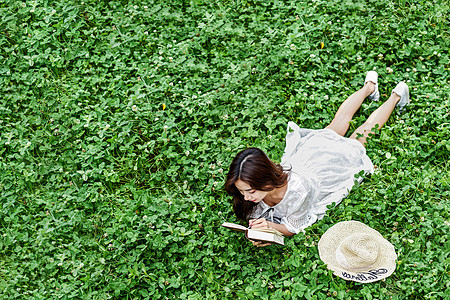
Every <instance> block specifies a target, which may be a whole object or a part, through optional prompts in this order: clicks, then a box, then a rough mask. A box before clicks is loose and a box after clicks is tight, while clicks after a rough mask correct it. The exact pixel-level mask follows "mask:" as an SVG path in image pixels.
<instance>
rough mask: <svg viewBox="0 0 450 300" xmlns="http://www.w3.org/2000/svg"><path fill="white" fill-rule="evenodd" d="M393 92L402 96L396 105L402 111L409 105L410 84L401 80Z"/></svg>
mask: <svg viewBox="0 0 450 300" xmlns="http://www.w3.org/2000/svg"><path fill="white" fill-rule="evenodd" d="M392 93H395V94H397V95H398V96H399V97H400V100H399V101H398V102H397V105H396V106H397V107H398V108H399V109H400V112H402V110H403V109H404V108H405V106H406V105H408V104H409V102H410V100H409V88H408V85H407V84H406V83H404V82H403V81H401V82H399V83H398V84H397V86H396V87H395V88H394V89H393V90H392Z"/></svg>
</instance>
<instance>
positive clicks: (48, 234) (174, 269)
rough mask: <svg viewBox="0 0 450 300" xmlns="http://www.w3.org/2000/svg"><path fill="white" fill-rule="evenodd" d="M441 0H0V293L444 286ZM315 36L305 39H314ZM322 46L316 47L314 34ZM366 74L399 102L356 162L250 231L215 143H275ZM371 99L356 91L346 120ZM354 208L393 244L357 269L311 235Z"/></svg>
mask: <svg viewBox="0 0 450 300" xmlns="http://www.w3.org/2000/svg"><path fill="white" fill-rule="evenodd" d="M449 11H450V6H449V4H448V3H447V2H446V1H438V0H436V1H387V0H380V1H366V2H362V1H337V0H331V1H322V0H317V1H279V0H264V1H246V0H236V1H232V0H230V1H206V0H205V1H203V0H192V1H181V0H174V1H153V2H151V1H150V2H139V3H131V2H126V1H110V2H103V1H100V2H98V1H89V0H87V1H84V2H81V1H24V2H21V1H12V0H11V1H8V0H5V1H0V84H1V85H0V86H1V97H0V195H1V196H0V197H1V198H0V199H1V200H0V201H1V206H0V234H1V238H0V295H2V297H4V298H8V299H23V298H33V299H49V298H62V299H68V298H75V299H79V298H86V299H111V298H112V299H139V298H149V299H157V298H162V299H166V298H167V299H173V298H180V299H204V298H208V299H226V298H232V299H235V298H242V299H268V298H270V299H302V298H306V299H328V298H329V299H335V298H336V299H349V298H350V297H351V298H353V299H390V298H392V299H405V298H406V299H413V298H414V299H442V298H444V297H446V296H447V297H448V296H449V295H450V286H449V282H450V269H449V265H450V258H449V253H450V242H449V239H448V236H449V232H450V230H449V229H450V227H449V225H450V223H449V222H450V218H449V198H450V192H449V190H450V189H449V180H450V179H449V177H450V176H449V170H450V166H449V160H448V159H449V154H450V151H449V150H450V142H449V139H448V137H449V134H450V132H449V128H450V116H449V96H450V88H449V81H450V76H449V73H450V72H449V71H450V70H449V68H450V57H449V49H450V34H449V28H450V26H449V25H450V19H449V18H450V16H449ZM321 43H323V44H321ZM322 46H323V48H322ZM372 69H375V70H377V71H378V73H379V75H380V92H381V94H382V98H383V99H386V98H387V95H389V94H390V92H391V90H392V89H393V88H394V87H395V84H396V83H397V82H398V81H400V80H405V81H407V82H408V84H409V86H410V89H411V99H412V104H411V105H410V106H409V107H408V109H407V110H406V111H405V112H404V113H403V114H402V115H397V114H396V113H394V114H393V115H392V117H391V118H390V120H389V121H388V123H387V124H386V126H385V128H383V129H382V130H381V133H380V134H379V135H377V136H375V137H374V138H372V139H371V141H370V143H369V145H368V148H367V153H368V155H369V157H370V158H371V159H372V161H373V163H374V164H375V165H376V167H377V171H376V173H375V174H374V175H373V176H371V177H369V178H367V179H366V180H365V181H364V182H363V183H362V184H361V185H359V186H357V187H355V189H354V190H353V191H352V193H351V194H350V195H349V196H348V197H347V198H346V199H345V200H344V201H343V202H342V203H341V204H340V205H339V206H337V207H336V208H334V209H331V210H330V211H329V212H328V214H327V215H326V216H325V218H324V219H323V220H321V221H319V222H317V223H316V224H314V225H313V226H311V227H310V228H308V229H307V230H306V233H305V234H298V235H296V236H295V237H292V238H288V239H287V245H286V246H285V247H278V246H271V247H266V248H261V249H259V248H255V247H253V246H252V245H251V243H249V242H248V241H246V240H245V239H244V238H243V237H242V236H240V235H239V234H237V233H234V232H229V231H227V230H226V229H222V228H220V224H221V222H223V221H232V222H233V221H237V220H236V219H235V217H234V216H233V214H232V208H231V202H230V197H228V196H227V195H226V194H225V192H224V190H223V183H224V178H225V175H226V172H227V168H228V165H229V163H230V162H231V159H232V158H233V157H234V155H235V154H236V153H237V152H238V151H239V150H241V149H244V148H246V147H249V146H256V147H260V148H262V149H263V150H265V151H266V152H267V153H268V155H269V156H270V157H271V158H272V159H273V160H275V161H278V160H279V159H280V157H281V155H282V152H283V150H284V136H285V132H286V125H287V122H288V121H294V122H296V123H297V124H299V125H300V126H301V127H305V128H323V127H324V126H326V125H327V124H328V123H329V122H330V121H331V120H332V118H333V115H334V113H335V112H336V110H337V108H338V107H339V105H340V104H341V103H342V101H343V100H344V99H345V98H346V97H347V96H349V95H350V94H351V93H352V92H353V91H354V90H356V89H358V88H360V87H361V85H362V83H363V80H364V76H365V73H366V71H368V70H372ZM378 106H379V104H378V103H371V102H370V101H367V102H366V103H364V104H363V105H362V108H361V109H360V110H359V111H358V113H357V114H356V115H355V118H354V121H352V123H351V125H350V130H349V131H350V132H351V131H352V130H354V129H355V128H356V127H358V126H359V125H360V124H362V122H364V120H365V119H366V118H367V117H368V115H369V114H370V113H371V112H372V111H374V110H375V109H376V108H377V107H378ZM344 220H358V221H361V222H364V223H365V224H367V225H369V226H371V227H372V228H374V229H376V230H378V231H379V232H380V233H381V234H382V235H383V236H384V237H385V238H387V239H388V240H389V241H391V242H392V244H393V245H394V246H395V249H396V251H397V254H398V265H397V269H396V271H395V272H394V274H393V275H392V276H391V277H389V278H387V279H386V280H385V281H381V282H376V283H373V284H366V285H363V284H358V283H353V282H347V281H344V280H342V279H340V278H337V277H334V276H332V274H331V272H330V271H328V270H327V268H326V266H325V265H324V264H323V263H322V261H321V260H320V258H319V255H318V251H317V242H318V241H319V239H320V236H321V235H322V234H323V233H324V232H325V231H326V230H327V229H328V228H329V227H331V226H332V225H333V224H335V223H337V222H339V221H344Z"/></svg>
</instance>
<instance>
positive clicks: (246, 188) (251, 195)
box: [234, 179, 269, 203]
mask: <svg viewBox="0 0 450 300" xmlns="http://www.w3.org/2000/svg"><path fill="white" fill-rule="evenodd" d="M234 185H235V186H236V188H237V189H238V190H239V192H240V193H241V194H242V195H243V196H244V200H246V201H251V202H254V203H258V202H261V201H262V200H263V199H264V197H266V195H267V194H268V193H269V192H264V191H258V190H255V189H253V188H252V187H251V186H250V185H249V184H248V183H246V182H244V181H242V180H240V179H239V180H238V181H236V182H235V183H234Z"/></svg>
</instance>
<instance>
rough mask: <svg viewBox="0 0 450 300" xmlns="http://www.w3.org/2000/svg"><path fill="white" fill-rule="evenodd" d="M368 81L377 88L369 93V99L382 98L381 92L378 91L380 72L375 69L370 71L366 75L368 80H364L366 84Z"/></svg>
mask: <svg viewBox="0 0 450 300" xmlns="http://www.w3.org/2000/svg"><path fill="white" fill-rule="evenodd" d="M368 82H372V83H373V84H374V85H375V90H374V91H373V93H372V94H370V95H369V97H368V98H369V99H370V100H373V101H378V100H380V92H379V91H378V73H377V72H375V71H369V72H367V75H366V80H364V85H366V84H367V83H368Z"/></svg>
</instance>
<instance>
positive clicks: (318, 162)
mask: <svg viewBox="0 0 450 300" xmlns="http://www.w3.org/2000/svg"><path fill="white" fill-rule="evenodd" d="M366 97H368V98H369V99H371V100H374V101H378V100H379V97H380V93H379V91H378V74H377V73H376V72H374V71H370V72H368V73H367V76H366V80H365V82H364V86H363V87H362V88H361V89H360V90H359V91H357V92H355V93H353V94H352V95H351V96H350V97H348V98H347V100H345V101H344V103H342V105H341V106H340V107H339V110H338V111H337V113H336V115H335V117H334V119H333V121H332V122H331V123H330V124H329V125H328V126H327V127H325V128H324V129H320V130H312V129H303V128H300V127H298V126H297V125H296V124H295V123H293V122H289V124H288V133H287V135H286V148H285V151H284V154H283V157H282V158H281V164H280V165H277V164H274V163H273V162H272V161H271V160H270V159H269V158H268V157H267V155H266V154H265V153H264V152H263V151H261V150H260V149H257V148H249V149H246V150H243V151H241V152H240V153H238V154H237V156H236V157H235V158H234V160H233V161H232V163H231V165H230V170H229V172H228V175H227V181H226V184H225V187H226V190H227V192H228V193H229V194H230V195H232V196H233V200H234V205H233V210H234V213H235V214H236V216H237V217H238V218H240V219H242V220H244V221H247V220H248V221H249V226H250V227H251V228H274V229H277V230H279V231H280V232H282V233H283V234H284V235H286V236H292V235H295V234H297V233H299V232H300V231H303V230H304V229H305V228H306V227H308V226H310V225H311V224H313V223H314V222H316V221H317V220H318V219H321V218H322V217H323V216H324V214H325V212H326V210H327V205H330V204H332V203H335V204H336V205H337V204H339V203H340V202H341V200H342V199H343V198H344V197H345V196H347V194H348V192H349V191H350V189H351V188H352V186H353V185H354V181H355V180H358V181H361V180H362V177H358V178H355V175H356V174H362V173H365V174H369V173H372V172H373V164H372V162H371V161H370V159H369V157H368V156H367V155H366V151H365V148H364V147H365V145H366V139H367V138H368V136H369V134H371V133H373V129H374V128H376V126H377V125H378V128H381V127H382V126H383V125H384V124H385V123H386V121H387V120H388V118H389V116H390V115H391V113H392V112H393V110H394V108H395V107H396V106H397V107H399V108H400V110H402V109H403V108H404V107H405V106H406V105H408V104H409V89H408V86H407V85H406V84H405V83H404V82H400V83H399V84H397V86H396V87H395V88H394V90H393V91H392V94H391V95H390V97H389V99H388V100H387V101H386V102H384V103H383V104H382V105H381V106H380V107H379V108H378V109H377V110H375V111H374V112H373V113H372V114H371V115H370V116H369V118H368V119H367V121H366V122H365V123H364V124H363V125H362V126H360V127H359V128H357V129H356V130H355V132H353V134H352V135H351V136H350V137H349V138H345V137H343V136H344V135H345V133H346V132H347V129H348V127H349V122H350V120H351V119H352V117H353V115H354V113H355V112H356V111H357V110H358V108H359V107H360V106H361V104H362V102H363V101H364V99H365V98H366ZM253 243H254V244H255V245H256V246H266V245H269V244H262V243H260V242H253Z"/></svg>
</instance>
